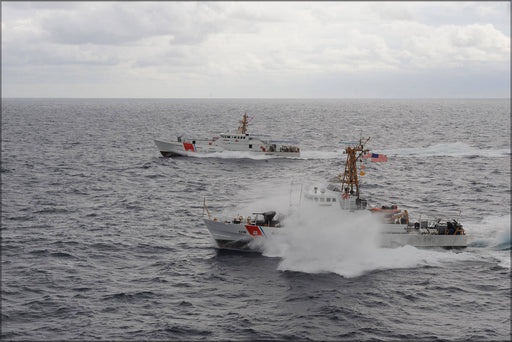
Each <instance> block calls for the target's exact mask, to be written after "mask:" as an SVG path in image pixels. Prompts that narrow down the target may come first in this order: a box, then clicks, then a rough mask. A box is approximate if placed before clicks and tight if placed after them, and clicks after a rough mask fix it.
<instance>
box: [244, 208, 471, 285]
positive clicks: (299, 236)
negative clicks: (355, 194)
mask: <svg viewBox="0 0 512 342" xmlns="http://www.w3.org/2000/svg"><path fill="white" fill-rule="evenodd" d="M284 224H285V226H286V229H283V233H282V234H281V235H279V236H277V237H274V238H272V239H260V240H258V241H257V242H255V244H254V246H253V247H258V248H259V249H260V250H262V253H263V255H264V256H268V257H280V258H281V259H282V260H281V262H280V263H279V266H278V269H279V270H281V271H296V272H304V273H327V272H331V273H336V274H339V275H341V276H344V277H347V278H351V277H357V276H360V275H362V274H365V273H368V272H371V271H375V270H385V269H395V268H412V267H422V266H431V267H442V266H443V265H446V264H447V263H450V262H453V261H460V260H466V259H468V258H469V259H473V258H475V256H474V255H471V254H470V253H465V252H458V251H447V250H441V249H428V250H426V249H418V248H415V247H412V246H402V247H398V248H382V247H380V236H381V235H380V234H381V223H380V221H379V220H378V217H377V216H375V215H373V214H371V213H369V212H346V211H341V210H339V208H337V207H313V206H310V205H307V206H305V207H302V208H301V211H300V212H297V213H295V214H294V215H292V216H290V217H287V218H286V219H285V220H284Z"/></svg>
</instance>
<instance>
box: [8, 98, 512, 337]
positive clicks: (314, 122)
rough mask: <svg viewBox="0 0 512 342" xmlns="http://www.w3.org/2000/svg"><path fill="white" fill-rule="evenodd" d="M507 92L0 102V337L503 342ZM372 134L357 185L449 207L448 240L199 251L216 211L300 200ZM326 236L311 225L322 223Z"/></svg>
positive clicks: (397, 198) (332, 240)
mask: <svg viewBox="0 0 512 342" xmlns="http://www.w3.org/2000/svg"><path fill="white" fill-rule="evenodd" d="M245 112H247V113H248V115H249V116H251V117H254V120H252V121H251V122H250V126H249V131H250V132H253V133H262V134H270V135H272V136H273V137H276V138H281V139H283V140H296V141H299V144H300V147H301V151H302V155H301V158H298V159H278V158H270V157H254V156H250V155H247V154H243V153H238V154H237V153H232V154H227V155H226V154H224V155H219V154H216V155H213V156H209V157H207V158H173V159H166V158H163V157H161V156H160V154H159V152H158V150H157V149H156V146H155V145H154V143H153V140H152V139H153V137H154V136H155V137H169V138H175V136H176V135H177V134H178V133H187V134H190V135H195V136H198V137H204V138H211V137H212V136H214V135H217V134H218V133H220V132H225V131H228V130H232V129H235V128H236V127H237V125H238V120H240V119H241V116H242V115H243V113H245ZM510 114H511V113H510V101H509V100H485V99H484V100H476V99H474V100H240V99H237V100H215V99H209V100H207V99H205V100H152V99H148V100H135V99H134V100H124V99H106V100H95V99H3V100H2V128H1V130H2V131H1V133H2V155H1V186H2V187H1V195H2V197H1V200H2V203H1V204H2V207H1V208H2V212H1V265H2V268H1V272H2V273H1V280H2V286H1V291H2V302H1V304H2V322H1V328H2V331H1V337H2V339H4V340H96V339H101V340H244V341H245V340H316V341H320V340H321V341H324V340H357V341H361V340H384V341H386V340H428V341H431V340H478V341H481V340H510V333H511V327H510V324H511V313H510V310H511V286H510V285H511V277H510V276H511V273H510V251H511V249H510V247H511V243H510V205H511V203H510V177H511V174H510V156H511V155H510V133H511V132H510ZM361 136H365V137H366V136H370V137H371V141H370V142H371V143H370V148H372V151H373V152H376V153H385V154H387V156H388V162H387V163H371V165H369V167H368V168H367V170H366V175H365V176H364V177H363V178H362V180H361V182H362V185H361V192H362V194H363V195H364V197H366V198H368V199H369V201H370V203H371V204H375V205H381V204H392V203H393V204H398V205H399V207H401V208H405V209H408V211H409V212H410V214H411V216H413V217H414V216H416V217H418V216H419V215H423V217H427V216H429V217H442V218H456V217H459V212H460V220H461V222H462V223H463V225H464V227H465V229H466V232H467V233H468V236H469V237H470V246H469V247H468V248H466V249H463V250H444V249H417V248H414V247H411V246H405V247H401V248H396V249H382V248H367V247H364V248H363V244H362V243H360V241H357V240H354V239H353V237H346V238H344V237H343V236H342V235H341V236H340V233H339V232H340V231H343V225H344V224H345V225H346V224H347V223H346V222H338V223H337V224H336V225H335V226H336V227H334V228H333V229H332V230H331V231H329V230H328V229H327V230H326V229H324V228H326V227H315V224H312V225H310V226H308V227H306V228H307V229H310V230H315V229H319V230H318V231H319V232H321V233H318V234H317V235H313V236H310V237H309V238H308V239H297V240H296V241H295V242H294V243H293V244H288V245H283V246H280V247H281V249H279V248H278V249H277V250H275V249H274V250H272V251H270V250H269V251H268V252H264V253H263V254H256V253H242V252H226V251H218V250H217V249H215V248H214V246H213V243H212V241H211V239H210V236H209V234H208V231H207V229H206V227H205V225H204V223H203V222H202V214H203V198H206V203H207V205H208V208H209V210H210V212H211V213H212V215H221V214H225V215H233V216H235V215H236V216H238V214H244V215H245V214H246V213H245V211H249V210H265V209H272V208H275V207H279V209H283V208H284V209H286V208H287V207H288V206H293V205H295V204H294V203H296V194H297V191H298V189H299V188H300V185H299V184H305V183H308V182H318V181H325V180H326V179H328V178H330V177H332V176H335V175H338V174H339V173H341V171H342V167H343V165H344V164H343V163H344V158H343V155H342V153H341V152H342V148H343V145H341V144H339V141H341V140H344V141H347V140H354V139H358V138H360V137H361ZM320 228H322V229H320Z"/></svg>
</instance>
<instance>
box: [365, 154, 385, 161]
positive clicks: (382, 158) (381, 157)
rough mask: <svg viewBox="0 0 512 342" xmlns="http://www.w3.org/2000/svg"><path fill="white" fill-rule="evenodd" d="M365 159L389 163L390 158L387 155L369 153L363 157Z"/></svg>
mask: <svg viewBox="0 0 512 342" xmlns="http://www.w3.org/2000/svg"><path fill="white" fill-rule="evenodd" d="M363 158H371V161H372V162H375V163H378V162H387V161H388V157H387V156H386V155H385V154H378V153H368V154H365V155H364V156H363Z"/></svg>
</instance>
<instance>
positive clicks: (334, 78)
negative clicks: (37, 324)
mask: <svg viewBox="0 0 512 342" xmlns="http://www.w3.org/2000/svg"><path fill="white" fill-rule="evenodd" d="M2 71H3V72H2V88H3V94H2V95H3V96H5V97H9V96H15V97H41V96H42V97H210V96H213V97H508V96H509V93H510V3H509V2H494V3H493V2H490V3H489V2H480V3H479V2H470V3H463V2H454V3H451V2H433V3H431V2H427V3H422V2H410V3H409V2H403V3H402V2H389V3H387V2H384V3H381V2H376V3H371V2H362V3H357V2H349V3H346V2H340V3H338V2H322V3H315V2H245V3H244V2H242V3H240V2H198V3H194V2H154V3H151V2H129V3H122V2H70V3H66V2H55V3H51V2H44V3H38V2H34V3H30V2H21V3H15V2H7V3H6V2H3V3H2Z"/></svg>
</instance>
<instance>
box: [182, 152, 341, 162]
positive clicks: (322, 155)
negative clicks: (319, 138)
mask: <svg viewBox="0 0 512 342" xmlns="http://www.w3.org/2000/svg"><path fill="white" fill-rule="evenodd" d="M184 154H185V155H186V156H187V157H196V158H219V159H253V160H265V159H277V158H287V159H299V160H311V159H313V160H315V159H339V158H341V157H342V151H301V152H300V155H299V156H286V157H283V156H274V155H268V154H263V153H254V152H249V151H221V152H213V153H197V152H185V153H184Z"/></svg>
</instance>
